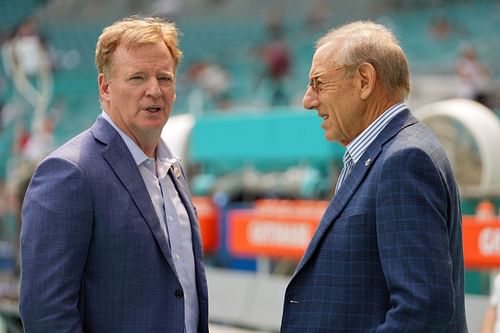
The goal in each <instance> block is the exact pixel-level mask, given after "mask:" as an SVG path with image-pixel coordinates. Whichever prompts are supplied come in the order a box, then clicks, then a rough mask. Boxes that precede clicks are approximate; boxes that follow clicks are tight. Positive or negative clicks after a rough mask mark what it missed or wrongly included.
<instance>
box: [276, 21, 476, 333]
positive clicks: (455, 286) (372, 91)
mask: <svg viewBox="0 0 500 333" xmlns="http://www.w3.org/2000/svg"><path fill="white" fill-rule="evenodd" d="M309 75H310V76H309V77H310V84H309V87H308V89H307V91H306V93H305V96H304V101H303V102H304V107H305V108H307V109H315V110H317V112H318V114H319V116H320V117H322V118H323V123H322V125H321V127H322V128H323V129H324V130H325V132H326V138H327V139H328V140H332V141H338V142H340V143H341V144H342V145H344V146H346V153H345V155H344V168H343V169H342V171H341V173H340V176H339V179H338V181H337V185H336V193H335V196H334V197H333V199H332V200H331V202H330V204H329V206H328V208H327V209H326V211H325V213H324V216H323V217H322V219H321V222H320V224H319V226H318V228H317V230H316V232H315V234H314V236H313V238H312V240H311V242H310V245H309V247H308V249H307V250H306V252H305V254H304V256H303V258H302V260H301V261H300V263H299V265H298V266H297V269H296V271H295V273H294V275H293V277H292V278H291V280H290V282H289V285H288V287H287V289H286V294H285V303H284V312H283V318H282V326H281V332H283V333H291V332H297V333H299V332H300V333H302V332H307V333H313V332H339V333H340V332H350V333H354V332H357V333H361V332H377V333H382V332H394V333H396V332H397V333H401V332H405V333H410V332H414V333H431V332H449V333H462V332H467V324H466V319H465V310H464V278H463V274H464V266H463V249H462V229H461V227H462V226H461V213H460V199H459V193H458V189H457V185H456V182H455V179H454V176H453V173H452V170H451V168H450V164H449V162H448V160H447V158H446V154H445V152H444V151H443V149H442V147H441V145H440V144H439V142H438V141H437V140H436V138H435V136H434V135H433V133H432V132H431V131H430V130H429V129H428V128H427V127H426V126H425V125H423V124H422V123H420V122H418V121H417V119H415V118H414V117H413V116H412V114H411V112H410V111H409V110H408V108H407V106H406V105H405V104H404V99H405V98H406V97H407V95H408V93H409V86H410V84H409V69H408V63H407V59H406V57H405V55H404V53H403V51H402V49H401V47H400V46H399V44H398V41H397V40H396V38H395V37H394V36H393V34H392V33H391V32H390V31H389V30H388V29H386V28H385V27H384V26H382V25H379V24H375V23H373V22H366V21H363V22H353V23H349V24H347V25H344V26H342V27H340V28H338V29H333V30H331V31H329V32H328V33H327V34H326V35H325V36H324V37H322V38H320V39H319V40H318V42H317V44H316V51H315V53H314V56H313V60H312V65H311V70H310V74H309Z"/></svg>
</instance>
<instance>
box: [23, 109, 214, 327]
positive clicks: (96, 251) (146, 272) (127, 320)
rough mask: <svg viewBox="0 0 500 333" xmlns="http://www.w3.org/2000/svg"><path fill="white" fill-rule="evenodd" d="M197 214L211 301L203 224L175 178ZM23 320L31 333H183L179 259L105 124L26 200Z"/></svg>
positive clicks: (42, 169)
mask: <svg viewBox="0 0 500 333" xmlns="http://www.w3.org/2000/svg"><path fill="white" fill-rule="evenodd" d="M173 181H174V183H175V186H176V188H177V190H178V192H179V195H180V197H181V200H182V201H183V203H184V205H185V207H186V210H187V212H188V215H189V219H190V223H191V230H192V237H193V238H192V241H193V252H194V257H195V269H196V284H197V291H198V299H199V310H200V313H199V329H198V332H199V333H206V332H208V295H207V293H208V292H207V283H206V278H205V270H204V267H203V253H202V247H201V238H200V235H199V228H198V221H197V218H196V214H195V211H194V208H193V205H192V203H191V199H190V197H189V190H188V188H187V182H186V180H185V179H184V177H183V176H181V177H179V178H177V177H173ZM21 270H22V273H21V295H20V296H21V297H20V307H19V310H20V314H21V318H22V320H23V324H24V329H25V330H26V332H40V333H42V332H43V333H45V332H47V333H53V332H58V333H62V332H70V333H77V332H93V333H98V332H103V333H111V332H122V333H125V332H130V333H136V332H148V333H154V332H158V333H160V332H161V333H163V332H184V299H183V291H182V286H181V284H180V282H179V279H178V277H177V272H176V270H175V266H174V263H173V257H172V253H171V251H170V249H169V246H168V244H167V240H166V238H165V236H164V234H163V231H162V230H161V227H160V221H159V220H158V217H157V215H156V213H155V210H154V207H153V204H152V202H151V199H150V196H149V194H148V192H147V188H146V186H145V184H144V182H143V180H142V177H141V175H140V173H139V170H138V168H137V165H136V164H135V161H134V159H133V157H132V155H131V154H130V152H129V150H128V148H127V146H126V145H125V142H123V140H122V139H121V137H120V135H119V134H118V133H117V132H116V131H115V130H114V129H113V128H112V127H111V125H110V124H109V123H107V122H106V121H105V120H104V119H102V118H98V119H97V121H96V123H95V124H94V125H93V126H92V128H91V129H90V130H87V131H85V132H83V133H82V134H81V135H79V136H77V137H76V138H74V139H73V140H71V141H70V142H68V143H66V144H65V145H63V146H62V147H60V148H59V149H58V150H56V151H55V152H53V153H52V154H51V155H50V156H49V157H48V158H46V159H45V160H44V161H43V162H42V163H41V164H40V166H39V167H38V168H37V170H36V171H35V174H34V175H33V178H32V180H31V184H30V186H29V189H28V191H27V194H26V198H25V200H24V208H23V224H22V230H21Z"/></svg>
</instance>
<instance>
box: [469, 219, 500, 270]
mask: <svg viewBox="0 0 500 333" xmlns="http://www.w3.org/2000/svg"><path fill="white" fill-rule="evenodd" d="M462 230H463V243H464V264H465V267H466V268H472V269H478V268H479V269H485V268H486V269H491V268H500V218H496V217H493V218H489V219H479V218H476V217H475V216H464V217H463V221H462Z"/></svg>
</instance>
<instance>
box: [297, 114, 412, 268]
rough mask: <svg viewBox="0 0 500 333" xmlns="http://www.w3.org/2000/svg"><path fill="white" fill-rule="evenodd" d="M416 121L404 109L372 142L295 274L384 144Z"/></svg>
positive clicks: (328, 208)
mask: <svg viewBox="0 0 500 333" xmlns="http://www.w3.org/2000/svg"><path fill="white" fill-rule="evenodd" d="M416 122H417V120H416V119H415V118H414V117H413V116H412V115H411V114H410V111H409V110H403V111H401V113H399V114H398V115H396V116H395V117H394V118H393V119H392V120H391V121H390V122H389V124H387V126H386V127H385V128H384V130H382V132H381V133H380V134H379V135H378V136H377V138H376V139H375V141H373V142H372V143H371V144H370V146H369V147H368V149H367V150H366V152H365V153H364V154H363V156H362V157H361V158H360V160H359V161H358V162H357V163H356V164H355V165H354V167H353V169H352V170H351V173H350V174H349V175H348V176H347V178H346V179H345V180H344V182H343V183H342V186H341V187H340V189H339V191H338V193H336V194H335V195H334V196H333V198H332V199H331V200H330V203H329V204H328V207H327V209H326V211H325V213H324V214H323V217H322V218H321V220H320V223H319V225H318V227H317V229H316V231H315V232H314V235H313V238H312V239H311V241H310V243H309V246H308V248H307V250H306V252H305V253H304V256H303V257H302V259H301V261H300V262H299V265H298V266H297V269H296V270H295V274H294V276H295V275H296V274H297V272H298V271H300V270H301V269H302V267H304V265H305V264H306V263H307V261H309V259H310V258H311V256H312V255H313V253H314V252H315V251H316V248H317V247H318V244H319V243H320V240H321V238H323V236H324V235H325V233H326V231H327V230H328V229H329V227H330V226H331V225H332V224H333V223H334V222H335V220H336V219H337V217H338V216H339V215H340V213H342V211H343V210H344V208H345V206H346V205H347V203H348V202H349V200H350V199H351V197H352V196H353V195H354V193H355V192H356V190H357V189H358V187H359V185H360V184H361V183H362V181H363V180H364V179H365V176H366V174H367V173H368V172H369V170H370V169H371V167H372V165H373V164H374V163H375V161H376V159H377V157H378V156H379V155H380V153H381V152H382V147H383V145H384V144H385V143H386V142H387V141H389V140H390V139H391V138H393V137H394V136H395V135H396V134H397V133H399V132H400V131H401V130H402V129H403V128H405V127H407V126H410V125H412V124H414V123H416Z"/></svg>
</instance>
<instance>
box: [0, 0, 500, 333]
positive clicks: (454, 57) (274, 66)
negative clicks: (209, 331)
mask: <svg viewBox="0 0 500 333" xmlns="http://www.w3.org/2000/svg"><path fill="white" fill-rule="evenodd" d="M134 14H137V15H141V16H148V15H156V16H163V17H166V18H168V19H171V20H173V21H175V22H176V24H177V25H178V27H179V28H180V30H181V32H182V36H181V39H180V47H181V49H182V50H183V52H184V57H183V60H182V63H181V66H180V68H179V70H178V79H177V85H178V86H177V100H176V105H175V108H174V116H173V118H172V119H171V121H170V122H169V124H168V125H167V128H166V130H165V138H167V139H168V140H169V142H170V144H171V145H172V146H174V147H175V149H174V150H176V151H177V153H178V154H180V155H181V157H182V158H183V161H184V164H185V166H186V168H187V169H188V172H189V178H190V180H191V188H192V191H193V194H194V195H195V196H196V198H195V202H196V205H197V206H198V210H199V211H200V215H201V216H200V223H201V224H202V225H201V226H202V233H203V238H204V243H205V251H206V257H207V266H208V278H209V289H210V316H211V321H212V322H213V325H214V326H213V330H214V332H215V331H216V330H217V329H218V330H220V332H240V331H239V330H243V329H246V330H265V331H269V332H276V331H278V329H279V323H280V316H281V312H280V311H281V303H282V295H283V292H284V287H285V285H286V282H287V280H288V278H289V277H290V274H291V273H292V272H293V269H294V267H295V265H296V263H297V262H298V259H299V258H300V255H301V253H302V251H303V250H304V248H305V246H306V244H307V241H308V239H309V237H310V235H311V234H312V232H313V230H314V227H315V223H317V222H318V221H319V216H320V215H321V212H322V210H323V209H324V207H325V204H326V202H325V200H327V199H328V198H329V197H330V195H331V189H332V188H333V185H334V184H335V181H336V177H337V175H338V172H339V170H340V167H341V165H342V161H341V157H342V154H343V148H342V147H340V146H339V145H337V144H332V143H327V142H325V140H324V139H323V133H322V130H321V129H320V128H319V120H318V119H316V118H317V117H316V115H315V113H313V112H306V111H304V110H303V109H302V106H301V99H302V95H303V93H304V91H305V87H306V83H307V81H308V72H309V66H310V60H311V57H312V54H313V51H314V50H313V45H314V41H315V40H316V39H317V38H318V37H319V36H321V35H322V34H324V33H325V31H326V30H327V29H329V28H331V27H333V26H336V25H339V24H342V23H346V22H348V21H351V20H355V19H372V20H375V21H377V22H381V23H384V24H386V25H388V26H389V27H390V28H392V29H393V31H394V32H395V34H396V35H397V37H398V38H399V39H400V41H401V44H402V46H403V48H404V49H405V51H406V53H407V55H408V58H409V61H410V66H411V75H412V93H411V95H410V98H409V100H408V104H409V105H410V107H411V108H412V109H414V110H419V109H421V110H422V111H423V113H422V117H424V118H425V117H427V118H425V119H427V121H428V123H429V125H430V126H431V127H432V128H433V129H434V130H435V131H436V132H437V134H438V135H440V139H442V140H444V141H445V142H443V144H445V145H446V147H447V148H448V151H449V153H450V159H451V160H452V163H453V164H454V168H455V172H456V173H457V177H458V178H459V182H460V186H461V190H462V197H463V199H462V204H463V213H464V215H465V216H466V219H464V234H465V233H467V237H466V240H467V241H469V240H470V242H471V244H472V245H470V246H471V247H470V249H469V247H468V245H467V246H466V250H465V251H466V261H467V262H466V265H467V271H466V293H467V304H468V305H467V311H468V321H469V325H470V331H471V332H475V331H477V330H478V329H479V326H480V322H481V319H482V315H483V312H484V309H485V306H486V304H487V298H488V295H489V293H490V291H491V282H492V277H493V276H494V274H495V273H496V272H497V270H498V269H499V268H500V231H498V233H495V232H497V231H496V229H495V223H498V219H499V217H498V214H499V210H498V206H499V204H500V166H499V165H498V163H499V161H498V160H500V157H499V156H500V150H499V149H500V145H498V143H499V142H500V139H499V138H500V125H498V116H499V115H500V98H499V96H500V93H499V90H498V87H499V85H498V80H499V78H500V57H499V56H498V55H499V54H500V42H499V35H500V1H493V0H461V1H453V0H372V1H368V0H350V1H347V2H345V1H328V0H310V1H302V0H288V1H286V0H267V1H264V0H254V1H245V0H106V1H105V0H86V1H84V0H80V1H79V0H0V42H1V52H2V53H1V55H2V61H1V63H0V110H1V111H0V315H1V318H3V320H2V321H1V322H0V332H19V331H20V326H19V320H18V318H17V316H16V314H17V287H18V285H17V277H18V273H19V272H18V267H17V261H18V258H17V247H18V232H19V224H20V218H19V208H20V205H21V204H22V197H23V194H24V190H25V188H26V186H27V183H28V182H29V178H30V176H31V173H32V171H33V168H34V166H35V165H36V163H37V162H39V161H40V159H41V158H43V157H44V156H45V155H46V154H47V153H48V152H50V151H51V150H53V149H54V148H56V147H57V146H58V145H60V144H62V143H63V142H64V141H66V140H67V139H69V138H70V137H72V136H73V135H75V134H76V133H78V132H80V131H82V130H83V129H85V128H87V127H89V126H90V125H91V124H92V123H93V121H94V120H95V118H96V117H97V115H98V114H99V112H100V109H99V104H98V98H97V81H96V76H97V73H96V70H95V65H94V51H95V43H96V39H97V37H98V35H99V34H100V32H101V30H102V28H103V27H104V26H106V25H109V24H110V23H111V22H113V21H114V20H116V19H119V18H122V17H124V16H129V15H134ZM471 49H472V50H474V52H475V53H476V55H477V59H478V60H479V62H480V63H481V65H482V66H484V68H486V72H487V75H486V77H485V78H484V81H483V82H482V83H481V85H483V86H484V87H485V89H483V90H481V91H479V92H478V96H476V97H477V98H476V99H477V101H478V102H480V103H481V104H474V103H468V102H467V101H463V100H452V101H451V102H450V103H451V104H450V103H448V104H446V102H445V104H435V103H436V102H440V101H449V100H450V99H455V98H471V96H470V95H466V93H467V91H464V82H463V81H462V79H461V76H460V72H459V68H460V67H462V66H464V63H463V61H464V60H463V54H464V51H465V50H471ZM465 66H469V65H465ZM457 101H458V102H457ZM457 103H458V104H457ZM484 106H486V107H487V108H485V107H484ZM450 108H453V109H454V110H456V111H458V112H459V113H460V114H452V115H450V112H448V111H449V109H450ZM433 115H434V116H436V115H437V116H436V117H433ZM472 123H474V125H471V124H472ZM486 129H488V130H486ZM173 139H175V140H173ZM497 166H498V168H497ZM476 213H477V214H479V215H476ZM481 214H482V215H481ZM484 215H486V217H485V220H483V223H482V225H483V226H485V225H486V226H489V227H490V229H488V230H489V232H490V233H489V234H486V235H484V234H481V230H476V226H477V225H479V223H477V220H478V219H479V218H480V216H484ZM263 220H264V221H265V223H260V222H262V221H263ZM465 222H468V223H467V228H469V229H467V230H465V227H466V223H465ZM469 222H470V223H469ZM499 226H500V225H499ZM485 239H486V241H487V243H486V245H484V244H483V245H477V244H478V243H479V242H480V241H483V242H485ZM475 246H476V247H479V250H477V249H476V248H475ZM481 246H482V247H481ZM485 247H486V248H487V250H486V251H482V252H481V249H482V250H484V248H485ZM476 252H477V253H476ZM236 327H238V328H236Z"/></svg>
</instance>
